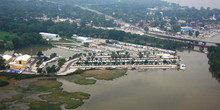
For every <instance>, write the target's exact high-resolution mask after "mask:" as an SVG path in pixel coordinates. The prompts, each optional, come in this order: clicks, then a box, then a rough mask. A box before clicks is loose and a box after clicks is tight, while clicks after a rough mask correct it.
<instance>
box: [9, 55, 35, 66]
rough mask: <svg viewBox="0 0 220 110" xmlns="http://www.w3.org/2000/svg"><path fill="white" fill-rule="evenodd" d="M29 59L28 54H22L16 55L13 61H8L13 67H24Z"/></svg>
mask: <svg viewBox="0 0 220 110" xmlns="http://www.w3.org/2000/svg"><path fill="white" fill-rule="evenodd" d="M30 60H31V56H30V55H22V56H19V57H17V58H16V59H15V60H14V62H10V63H9V65H10V67H11V68H13V69H25V68H26V64H27V63H28V62H29V61H30Z"/></svg>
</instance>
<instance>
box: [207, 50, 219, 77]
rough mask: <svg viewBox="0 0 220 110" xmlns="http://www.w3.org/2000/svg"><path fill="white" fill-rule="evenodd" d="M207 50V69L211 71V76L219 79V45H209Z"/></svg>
mask: <svg viewBox="0 0 220 110" xmlns="http://www.w3.org/2000/svg"><path fill="white" fill-rule="evenodd" d="M208 52H209V53H208V55H207V56H208V58H209V65H210V68H209V70H210V71H211V72H212V73H213V76H214V77H216V78H217V79H219V81H220V46H216V47H214V46H212V47H209V48H208Z"/></svg>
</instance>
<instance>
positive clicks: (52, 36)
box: [40, 32, 60, 38]
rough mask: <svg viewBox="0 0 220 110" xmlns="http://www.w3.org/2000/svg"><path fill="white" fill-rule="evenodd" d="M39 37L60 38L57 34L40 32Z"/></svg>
mask: <svg viewBox="0 0 220 110" xmlns="http://www.w3.org/2000/svg"><path fill="white" fill-rule="evenodd" d="M40 35H41V36H42V37H44V38H58V37H60V36H59V34H52V33H44V32H40Z"/></svg>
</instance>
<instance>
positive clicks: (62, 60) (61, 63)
mask: <svg viewBox="0 0 220 110" xmlns="http://www.w3.org/2000/svg"><path fill="white" fill-rule="evenodd" d="M65 62H66V59H65V58H60V59H59V60H58V66H59V67H62V66H63V65H64V63H65Z"/></svg>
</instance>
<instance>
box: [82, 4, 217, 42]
mask: <svg viewBox="0 0 220 110" xmlns="http://www.w3.org/2000/svg"><path fill="white" fill-rule="evenodd" d="M78 7H80V8H81V9H84V10H88V11H91V12H95V13H97V14H103V13H101V12H99V11H97V10H94V9H90V8H88V7H82V6H78ZM103 15H105V17H106V18H107V19H112V20H114V21H115V22H116V23H118V24H121V25H124V26H126V25H127V26H129V27H130V28H135V29H136V30H137V31H139V32H141V33H146V31H144V29H142V28H139V27H137V26H135V25H132V24H130V23H126V22H124V21H122V20H119V19H116V18H114V17H112V16H109V15H106V14H103ZM137 33H138V32H137ZM145 35H148V36H151V37H154V36H152V35H155V36H157V37H162V38H168V39H175V40H182V41H190V42H193V41H196V42H203V43H211V44H216V45H220V42H217V41H209V40H202V39H196V38H181V37H176V36H172V35H165V34H159V33H153V32H148V34H145Z"/></svg>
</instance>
